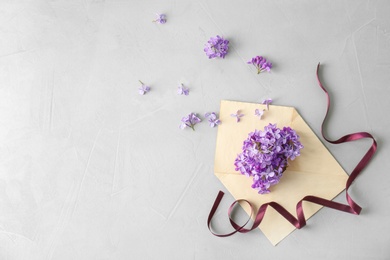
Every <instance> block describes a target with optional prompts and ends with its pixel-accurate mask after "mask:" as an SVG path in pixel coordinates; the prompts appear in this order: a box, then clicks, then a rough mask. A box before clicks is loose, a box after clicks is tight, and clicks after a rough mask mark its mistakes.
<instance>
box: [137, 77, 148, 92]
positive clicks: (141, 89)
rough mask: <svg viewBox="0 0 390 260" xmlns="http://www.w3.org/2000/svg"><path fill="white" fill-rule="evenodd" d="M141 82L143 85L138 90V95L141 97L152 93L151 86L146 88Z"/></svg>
mask: <svg viewBox="0 0 390 260" xmlns="http://www.w3.org/2000/svg"><path fill="white" fill-rule="evenodd" d="M139 82H140V83H141V86H140V87H139V88H138V93H139V94H140V95H145V94H146V93H148V92H149V91H150V87H149V86H146V85H145V84H144V83H143V82H142V81H140V80H139Z"/></svg>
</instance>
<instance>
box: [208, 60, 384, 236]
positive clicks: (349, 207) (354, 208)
mask: <svg viewBox="0 0 390 260" xmlns="http://www.w3.org/2000/svg"><path fill="white" fill-rule="evenodd" d="M319 68H320V63H318V65H317V71H316V75H317V80H318V84H319V86H320V87H321V88H322V90H323V91H324V92H325V94H326V98H327V102H328V104H327V109H326V114H325V117H324V120H323V121H322V124H321V134H322V137H323V138H324V139H325V140H326V141H328V142H329V143H332V144H341V143H346V142H351V141H356V140H360V139H363V138H369V139H372V145H371V147H370V149H368V151H367V152H366V154H365V155H364V156H363V157H362V159H361V160H360V162H359V163H358V164H357V165H356V167H355V169H353V171H352V172H351V174H350V175H349V177H348V179H347V182H346V185H345V186H346V187H345V190H346V198H347V202H348V204H342V203H338V202H335V201H332V200H327V199H324V198H320V197H316V196H305V197H304V198H303V199H301V200H300V201H299V202H298V203H297V205H296V213H297V218H296V217H295V216H293V215H292V214H291V213H290V212H288V211H287V210H286V209H285V208H284V207H282V206H281V205H280V204H278V203H277V202H269V203H265V204H263V205H261V206H260V208H259V209H258V211H257V213H256V217H255V219H254V221H253V224H252V227H250V228H245V226H246V225H247V223H248V222H249V220H250V219H251V216H252V214H253V211H254V209H253V205H252V204H251V203H250V202H249V201H247V200H244V199H241V200H236V201H234V202H233V203H232V204H231V205H230V207H229V210H228V216H229V220H230V223H231V225H232V227H233V228H234V231H232V232H230V233H227V234H217V233H215V232H214V231H213V230H212V228H211V220H212V218H213V216H214V214H215V212H216V210H217V208H218V206H219V204H220V202H221V200H222V197H223V195H224V193H223V192H222V191H219V193H218V195H217V198H216V199H215V201H214V205H213V207H212V208H211V211H210V214H209V217H208V219H207V226H208V228H209V230H210V232H211V233H212V234H213V235H215V236H218V237H227V236H231V235H233V234H235V233H237V232H240V233H247V232H249V231H251V230H253V229H256V228H257V227H258V226H259V225H260V223H261V221H262V220H263V217H264V215H265V212H266V210H267V208H268V206H270V207H272V208H274V209H275V210H276V211H277V212H278V213H279V214H280V215H282V216H283V217H284V218H285V219H286V220H288V221H289V222H290V223H291V224H292V225H293V226H295V227H296V228H298V229H300V228H302V227H304V226H305V225H306V219H305V214H304V212H303V207H302V203H303V202H304V201H307V202H311V203H315V204H318V205H321V206H324V207H328V208H332V209H336V210H340V211H344V212H348V213H352V214H355V215H359V214H360V211H361V210H362V208H361V207H360V206H359V205H358V204H357V203H356V202H355V201H353V199H352V198H351V196H350V195H349V194H348V189H349V187H350V186H351V184H352V183H353V181H354V180H355V179H356V177H357V176H358V175H359V174H360V172H361V171H362V170H363V169H364V167H366V165H367V164H368V163H369V161H370V160H371V158H372V156H373V155H374V154H375V151H376V148H377V143H376V141H375V139H374V137H373V136H372V135H371V134H369V133H366V132H358V133H353V134H348V135H345V136H343V137H341V138H339V139H338V140H335V141H332V140H329V139H328V138H326V137H325V135H324V131H323V129H324V123H325V121H326V118H327V116H328V112H329V107H330V97H329V93H328V91H327V90H326V89H325V87H324V86H323V85H322V83H321V81H320V78H319V76H318V71H319ZM240 202H245V203H247V204H248V205H249V206H250V208H251V214H250V216H249V218H248V220H247V221H246V222H245V223H244V224H243V225H238V224H237V223H236V222H234V220H233V219H232V212H233V209H234V207H235V205H236V204H238V203H240Z"/></svg>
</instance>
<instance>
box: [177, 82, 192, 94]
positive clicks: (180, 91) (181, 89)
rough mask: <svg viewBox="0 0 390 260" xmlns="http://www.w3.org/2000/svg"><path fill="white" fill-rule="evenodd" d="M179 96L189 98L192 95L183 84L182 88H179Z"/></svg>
mask: <svg viewBox="0 0 390 260" xmlns="http://www.w3.org/2000/svg"><path fill="white" fill-rule="evenodd" d="M177 94H178V95H185V96H188V95H189V94H190V89H189V88H186V87H184V85H183V83H181V84H180V86H179V87H178V88H177Z"/></svg>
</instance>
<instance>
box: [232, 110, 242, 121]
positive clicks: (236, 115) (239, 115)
mask: <svg viewBox="0 0 390 260" xmlns="http://www.w3.org/2000/svg"><path fill="white" fill-rule="evenodd" d="M230 116H231V117H235V118H236V120H237V123H238V122H240V118H241V117H243V116H244V114H241V113H240V110H237V112H236V113H235V114H230Z"/></svg>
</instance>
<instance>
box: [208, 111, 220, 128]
mask: <svg viewBox="0 0 390 260" xmlns="http://www.w3.org/2000/svg"><path fill="white" fill-rule="evenodd" d="M204 116H205V117H206V118H207V121H208V122H209V125H210V127H216V126H218V125H220V124H221V120H219V119H218V117H217V114H216V113H214V112H210V113H206V114H205V115H204Z"/></svg>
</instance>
